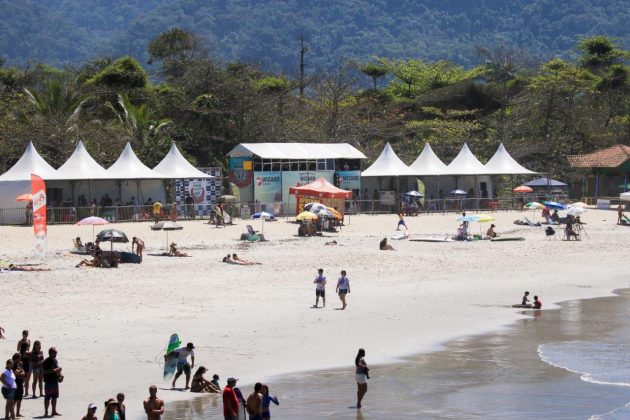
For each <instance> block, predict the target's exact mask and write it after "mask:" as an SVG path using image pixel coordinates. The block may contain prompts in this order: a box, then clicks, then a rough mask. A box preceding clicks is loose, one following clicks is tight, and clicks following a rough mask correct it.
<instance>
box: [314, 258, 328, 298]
mask: <svg viewBox="0 0 630 420" xmlns="http://www.w3.org/2000/svg"><path fill="white" fill-rule="evenodd" d="M313 283H315V284H316V286H315V305H313V308H317V305H318V304H319V298H320V297H321V298H322V308H325V307H326V276H324V269H323V268H320V269H318V270H317V276H315V281H314V282H313Z"/></svg>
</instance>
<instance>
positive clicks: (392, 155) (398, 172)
mask: <svg viewBox="0 0 630 420" xmlns="http://www.w3.org/2000/svg"><path fill="white" fill-rule="evenodd" d="M415 175H417V173H416V171H415V170H414V169H411V168H409V167H408V166H407V165H405V164H404V162H403V161H402V160H400V158H399V157H398V156H397V155H396V152H394V149H392V146H391V145H390V144H389V143H387V144H386V145H385V148H384V149H383V151H382V152H381V155H380V156H379V157H378V159H376V161H374V163H373V164H372V165H371V166H370V167H369V168H367V169H366V170H365V171H363V172H361V176H362V177H363V176H415Z"/></svg>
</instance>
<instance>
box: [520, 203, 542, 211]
mask: <svg viewBox="0 0 630 420" xmlns="http://www.w3.org/2000/svg"><path fill="white" fill-rule="evenodd" d="M523 208H524V209H529V210H540V209H544V208H545V205H544V204H540V203H538V202H536V201H532V202H529V203H527V204H525V205H524V206H523Z"/></svg>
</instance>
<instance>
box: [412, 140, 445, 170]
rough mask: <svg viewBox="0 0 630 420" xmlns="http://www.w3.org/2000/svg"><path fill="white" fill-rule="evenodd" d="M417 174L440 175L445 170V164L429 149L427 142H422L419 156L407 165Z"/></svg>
mask: <svg viewBox="0 0 630 420" xmlns="http://www.w3.org/2000/svg"><path fill="white" fill-rule="evenodd" d="M409 167H410V168H411V169H413V170H414V171H416V173H417V175H442V174H444V173H445V171H446V164H445V163H444V162H442V161H441V160H440V158H439V157H437V155H436V154H435V153H434V152H433V149H431V145H429V143H425V144H424V149H422V153H420V156H418V158H417V159H416V160H415V161H414V162H413V163H412V164H411V165H409Z"/></svg>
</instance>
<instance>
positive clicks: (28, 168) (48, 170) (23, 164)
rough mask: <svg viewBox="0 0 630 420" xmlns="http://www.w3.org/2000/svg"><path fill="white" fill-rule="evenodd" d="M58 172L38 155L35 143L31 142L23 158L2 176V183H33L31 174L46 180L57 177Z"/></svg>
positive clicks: (0, 179) (0, 177)
mask: <svg viewBox="0 0 630 420" xmlns="http://www.w3.org/2000/svg"><path fill="white" fill-rule="evenodd" d="M56 173H57V171H56V170H55V169H54V168H53V167H52V166H50V165H49V164H48V162H46V161H45V160H44V158H43V157H41V156H40V154H39V153H37V150H35V146H33V142H29V144H28V147H27V148H26V151H25V152H24V154H23V155H22V157H21V158H20V159H19V160H18V161H17V162H16V163H15V165H13V167H11V169H9V170H8V171H7V172H5V173H4V174H2V176H0V181H29V182H30V181H31V174H35V175H39V176H40V177H42V178H43V179H44V180H46V179H52V178H54V177H55V175H56Z"/></svg>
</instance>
